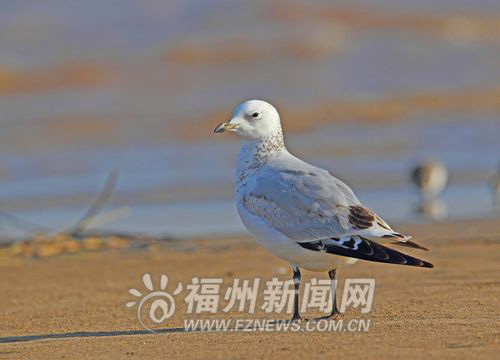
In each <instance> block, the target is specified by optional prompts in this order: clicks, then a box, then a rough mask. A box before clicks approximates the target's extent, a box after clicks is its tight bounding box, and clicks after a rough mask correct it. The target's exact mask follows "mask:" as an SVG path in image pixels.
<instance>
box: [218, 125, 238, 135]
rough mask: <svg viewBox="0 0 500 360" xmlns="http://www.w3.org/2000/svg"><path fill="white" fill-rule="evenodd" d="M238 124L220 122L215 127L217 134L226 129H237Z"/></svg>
mask: <svg viewBox="0 0 500 360" xmlns="http://www.w3.org/2000/svg"><path fill="white" fill-rule="evenodd" d="M236 126H238V125H235V124H231V123H227V122H223V123H221V124H219V125H217V126H216V127H215V129H214V133H216V134H218V133H223V132H225V131H229V130H232V129H235V128H236Z"/></svg>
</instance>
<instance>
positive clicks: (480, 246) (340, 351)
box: [0, 220, 500, 359]
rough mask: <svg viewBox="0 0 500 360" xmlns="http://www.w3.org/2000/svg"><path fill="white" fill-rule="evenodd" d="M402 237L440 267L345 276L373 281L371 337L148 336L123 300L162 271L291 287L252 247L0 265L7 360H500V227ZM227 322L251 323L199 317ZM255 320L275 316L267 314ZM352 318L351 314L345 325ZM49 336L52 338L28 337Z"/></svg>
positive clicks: (453, 227)
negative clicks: (415, 243) (146, 275)
mask: <svg viewBox="0 0 500 360" xmlns="http://www.w3.org/2000/svg"><path fill="white" fill-rule="evenodd" d="M398 229H400V230H403V231H406V232H408V233H410V234H412V235H413V236H414V239H415V240H416V241H418V242H419V243H421V244H422V245H424V246H427V247H429V248H430V249H431V250H432V251H431V252H418V251H407V252H408V253H412V254H414V255H417V256H420V257H421V258H423V259H426V260H428V261H431V262H433V263H434V265H435V268H434V269H432V270H429V269H418V268H412V267H403V266H395V265H385V264H376V263H368V262H359V263H358V264H357V265H355V266H352V267H349V268H346V269H342V270H340V271H339V279H340V283H341V284H342V283H343V280H344V279H345V277H349V278H370V277H374V278H375V279H376V282H377V287H376V290H375V303H374V306H373V310H372V313H371V314H370V315H369V319H371V328H370V330H369V331H368V332H366V333H365V332H359V333H350V332H334V333H332V332H323V333H319V332H315V333H293V332H287V333H275V332H252V333H242V332H238V333H178V332H166V333H160V334H143V333H142V331H141V330H142V327H141V326H140V324H139V323H138V321H137V319H136V317H135V313H134V311H133V310H131V309H128V308H126V307H125V303H126V302H127V301H130V300H131V295H130V294H128V292H127V291H128V289H129V288H132V287H135V288H138V289H144V287H141V276H142V274H143V273H145V272H149V273H151V274H152V276H153V281H154V282H155V284H156V282H158V278H159V276H160V274H162V273H165V274H168V276H169V281H170V284H169V287H168V289H170V290H171V291H172V290H173V287H174V285H173V284H177V282H178V281H182V282H189V281H190V279H191V278H192V277H193V276H199V277H222V278H224V283H225V284H229V283H231V282H232V279H234V278H236V277H240V278H253V277H256V276H258V277H260V278H261V279H262V280H268V279H271V278H272V277H274V276H276V277H279V278H281V279H288V278H289V276H290V270H289V269H288V265H287V264H286V263H285V262H283V261H281V260H279V259H277V258H275V257H274V256H272V255H270V254H268V253H267V252H265V251H264V250H262V249H261V248H260V247H258V246H257V245H255V244H254V242H253V241H252V240H251V239H248V238H241V239H235V238H230V239H197V240H193V241H186V242H185V243H182V244H175V245H172V246H170V247H168V248H156V247H153V248H150V249H149V250H145V251H143V252H139V251H135V252H130V251H118V250H117V251H110V252H97V253H92V252H86V253H79V254H73V255H65V256H59V257H53V258H46V259H21V258H12V259H3V261H2V262H0V265H1V269H0V271H1V273H2V281H1V283H0V293H1V294H2V295H1V297H0V308H1V309H2V317H1V319H2V321H1V323H0V358H1V359H4V358H5V359H33V358H41V359H57V358H92V359H99V358H144V359H149V358H168V359H177V358H179V359H182V358H190V359H204V358H211V359H223V358H241V359H257V358H273V359H304V358H335V357H337V358H342V359H357V358H401V357H404V358H410V359H413V358H439V359H460V358H464V359H465V358H467V359H470V358H474V359H479V358H491V359H493V358H495V357H496V356H497V355H498V351H499V350H500V346H499V342H498V340H499V337H498V331H499V314H500V311H499V309H500V307H499V300H498V299H499V297H500V286H499V285H500V282H499V280H498V274H499V270H500V269H499V268H500V265H499V264H500V242H499V240H500V235H499V234H500V221H499V220H488V221H466V222H456V223H448V224H439V225H411V226H410V225H408V226H400V227H398ZM304 275H305V276H304V279H307V278H309V277H310V276H311V275H316V274H313V273H309V272H305V273H304ZM319 276H321V277H325V278H326V274H320V275H319ZM260 293H262V291H260ZM184 295H185V294H184ZM183 298H184V297H183V296H181V297H177V298H176V300H177V303H176V307H177V311H176V313H175V314H174V316H173V317H172V318H171V319H169V320H168V322H167V324H166V327H168V328H177V327H180V326H182V324H183V320H184V318H185V312H184V311H185V305H184V304H183V303H181V302H182V299H183ZM258 303H259V302H258ZM223 317H225V318H228V317H230V318H248V315H246V314H241V313H238V312H230V313H229V314H227V315H223V314H217V315H204V316H203V318H223ZM255 317H256V318H271V316H270V315H267V314H265V313H264V312H262V311H260V310H259V311H257V314H256V316H255ZM283 317H286V316H283ZM355 317H359V315H358V313H357V312H355V310H352V311H348V312H347V313H346V314H344V316H343V318H344V319H347V320H348V319H349V318H355ZM127 331H136V332H135V333H133V332H132V333H126V332H127ZM46 334H52V338H47V336H41V337H39V338H36V337H34V338H29V336H36V335H46ZM26 336H28V337H26ZM21 340H28V341H21Z"/></svg>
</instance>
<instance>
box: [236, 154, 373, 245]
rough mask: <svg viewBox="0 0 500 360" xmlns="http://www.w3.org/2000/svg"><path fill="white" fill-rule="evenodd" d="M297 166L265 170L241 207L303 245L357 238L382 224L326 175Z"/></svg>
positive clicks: (317, 169)
mask: <svg viewBox="0 0 500 360" xmlns="http://www.w3.org/2000/svg"><path fill="white" fill-rule="evenodd" d="M293 165H294V166H293V167H291V168H293V170H291V169H286V168H279V169H276V168H272V167H267V166H264V167H263V168H261V169H260V171H259V175H258V176H257V177H256V178H255V180H254V182H253V184H252V186H250V188H249V189H247V191H246V192H245V194H243V196H242V199H241V200H242V205H243V206H245V208H246V209H247V210H248V211H250V212H251V213H253V214H254V215H258V216H260V217H261V218H262V219H263V220H264V221H266V222H267V223H269V224H270V225H271V226H273V227H274V228H275V229H277V230H279V231H281V232H282V233H284V234H285V235H287V236H288V237H290V238H291V239H294V240H296V241H299V242H307V241H314V240H319V239H325V238H329V237H341V236H345V235H349V234H355V233H356V230H359V229H363V228H364V229H366V228H369V227H371V226H372V223H373V222H374V221H376V220H377V219H378V217H377V218H375V216H376V215H375V214H373V213H372V212H370V211H369V210H367V209H365V208H364V207H363V206H362V205H361V204H360V202H359V200H358V199H357V197H356V196H355V195H354V193H353V192H352V190H351V189H350V188H349V187H348V186H347V185H346V184H344V183H343V182H342V181H340V180H338V179H337V178H335V177H333V176H332V175H331V174H330V173H328V172H327V171H326V170H323V169H320V168H316V167H313V166H310V165H308V164H305V163H302V162H298V163H296V164H293ZM298 169H300V170H298Z"/></svg>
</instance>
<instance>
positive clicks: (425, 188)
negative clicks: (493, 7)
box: [411, 159, 448, 203]
mask: <svg viewBox="0 0 500 360" xmlns="http://www.w3.org/2000/svg"><path fill="white" fill-rule="evenodd" d="M411 180H412V181H413V183H414V184H415V186H416V187H417V189H418V190H419V193H420V198H421V201H422V203H424V202H426V201H430V200H433V199H435V198H437V196H438V195H439V194H441V193H442V192H443V190H444V188H445V187H446V185H447V184H448V170H447V169H446V167H445V166H444V165H443V164H441V163H440V162H438V161H436V160H432V159H429V160H425V161H423V162H421V163H420V164H418V165H417V166H415V168H414V169H413V171H412V173H411Z"/></svg>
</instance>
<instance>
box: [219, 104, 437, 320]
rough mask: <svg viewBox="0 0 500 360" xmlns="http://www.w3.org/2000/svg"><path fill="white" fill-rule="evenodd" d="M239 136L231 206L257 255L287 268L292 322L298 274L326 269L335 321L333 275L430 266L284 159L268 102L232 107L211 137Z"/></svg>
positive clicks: (359, 208)
mask: <svg viewBox="0 0 500 360" xmlns="http://www.w3.org/2000/svg"><path fill="white" fill-rule="evenodd" d="M223 132H234V133H236V134H237V135H239V136H241V137H243V139H244V141H243V144H242V146H241V150H240V155H239V159H238V163H237V166H236V179H235V182H236V184H235V201H236V207H237V210H238V213H239V215H240V218H241V220H242V222H243V224H244V226H245V227H246V228H247V230H248V231H249V232H250V233H251V234H252V235H253V236H254V237H255V238H256V240H257V242H258V243H259V244H260V245H261V246H263V247H264V248H265V249H267V250H268V251H270V252H271V253H273V254H274V255H276V256H278V257H279V258H281V259H283V260H285V261H287V262H289V263H290V264H291V267H292V270H293V284H294V306H293V317H292V321H297V320H300V319H301V316H300V314H299V304H298V302H299V301H298V300H299V299H298V297H299V288H300V278H301V273H300V269H306V270H309V271H316V272H319V271H325V272H326V271H328V275H329V277H330V280H331V282H332V292H331V295H332V304H333V306H332V311H331V314H329V315H328V316H327V317H326V318H338V317H339V315H340V313H339V311H338V308H337V301H336V270H337V268H339V267H342V266H344V265H349V264H353V263H355V262H356V261H357V260H358V259H362V260H369V261H376V262H383V263H390V264H401V265H410V266H418V267H425V268H432V267H433V265H432V264H431V263H429V262H427V261H424V260H420V259H417V258H414V257H412V256H409V255H406V254H403V253H401V252H399V251H396V250H393V249H391V248H389V247H386V246H384V245H382V243H393V244H397V245H402V246H406V247H410V248H417V249H421V250H427V249H426V248H424V247H422V246H420V245H417V244H416V243H414V242H412V241H410V238H411V237H410V236H406V235H403V234H400V233H398V232H396V231H395V230H393V229H392V228H391V227H390V226H389V225H388V224H387V223H386V222H385V221H384V220H382V218H380V217H379V216H378V215H377V214H375V213H374V212H373V211H371V210H370V209H368V208H366V207H365V206H363V205H362V204H361V202H360V201H359V200H358V198H357V197H356V195H354V193H353V191H352V190H351V189H350V188H349V187H348V186H347V185H346V184H344V183H343V182H342V181H340V180H339V179H337V178H335V177H334V176H332V175H331V174H330V173H329V172H328V171H327V170H324V169H321V168H319V167H316V166H313V165H310V164H308V163H306V162H304V161H302V160H300V159H299V158H297V157H295V156H294V155H292V154H290V153H289V152H288V150H287V149H286V147H285V144H284V141H283V131H282V129H281V122H280V116H279V114H278V111H277V110H276V109H275V108H274V106H272V105H271V104H269V103H267V102H265V101H262V100H249V101H246V102H244V103H242V104H240V105H238V106H237V107H236V108H235V110H234V111H233V114H232V118H231V120H230V121H228V122H224V123H221V124H219V125H218V126H217V127H216V128H215V129H214V133H223Z"/></svg>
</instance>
